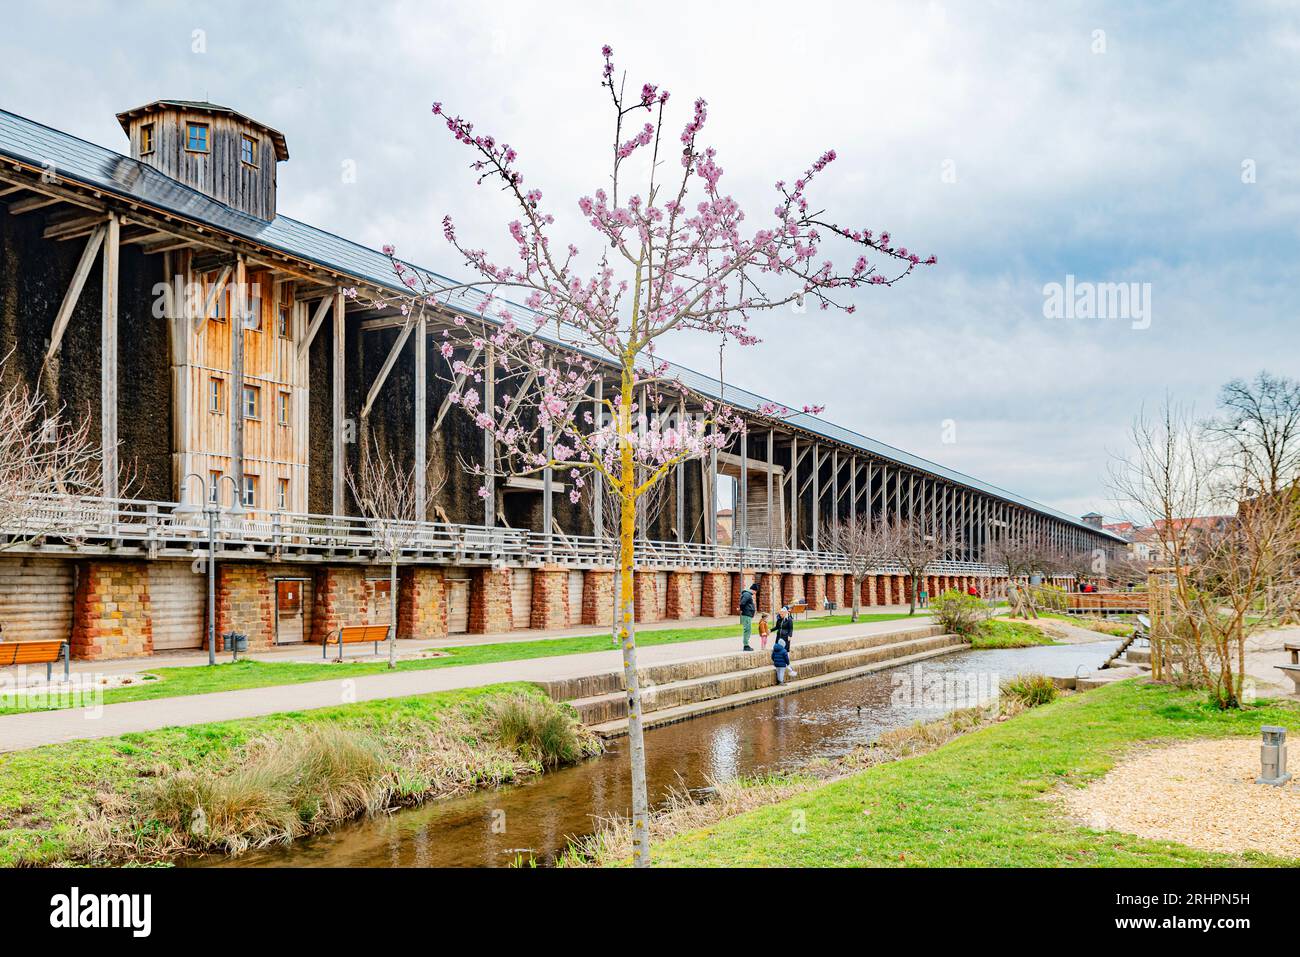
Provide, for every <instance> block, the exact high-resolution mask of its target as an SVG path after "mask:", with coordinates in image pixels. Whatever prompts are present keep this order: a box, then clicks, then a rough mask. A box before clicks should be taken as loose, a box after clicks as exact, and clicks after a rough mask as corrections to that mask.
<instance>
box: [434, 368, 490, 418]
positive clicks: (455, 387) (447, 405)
mask: <svg viewBox="0 0 1300 957" xmlns="http://www.w3.org/2000/svg"><path fill="white" fill-rule="evenodd" d="M482 353H483V349H482V348H481V347H480V348H478V349H475V350H474V351H473V352H471V353H470V354H469V359H467V360H466V362H465V369H466V370H467V371H468V370H470V369H473V368H474V363H475V362H477V361H478V357H479V356H480V355H482ZM465 375H466V373H465V372H462V373H461V374H460V375H458V376H456V378H455V380H454V381H453V382H452V386H451V392H460V390H461V389H463V388H464V387H465ZM451 392H449V393H447V398H445V399H443V400H442V405H440V406H438V415H437V417H436V418H435V419H434V420H433V431H435V432H437V431H438V429H439V428H441V426H442V420H443V419H445V418H446V417H447V412H448V411H449V410H450V409H451Z"/></svg>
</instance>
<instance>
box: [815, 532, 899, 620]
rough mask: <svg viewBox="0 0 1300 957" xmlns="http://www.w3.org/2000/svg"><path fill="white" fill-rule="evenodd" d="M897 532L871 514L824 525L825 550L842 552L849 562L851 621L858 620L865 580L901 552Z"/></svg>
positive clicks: (822, 538) (823, 539)
mask: <svg viewBox="0 0 1300 957" xmlns="http://www.w3.org/2000/svg"><path fill="white" fill-rule="evenodd" d="M897 530H898V529H897V526H896V525H895V524H892V523H889V522H873V521H872V520H871V516H869V515H858V516H855V517H854V518H852V519H841V520H840V521H838V522H836V521H829V522H826V523H825V524H824V525H823V526H822V533H821V535H822V537H821V540H822V541H823V542H824V543H825V546H824V547H825V549H826V550H827V551H830V552H839V553H840V554H841V555H843V556H844V558H845V559H846V560H847V562H848V566H849V580H850V581H851V582H852V590H853V605H852V608H853V611H852V614H851V616H850V618H849V620H850V621H857V620H858V614H859V610H860V608H861V602H862V587H861V583H862V580H863V579H864V578H866V577H867V576H868V575H870V574H872V573H873V572H875V571H876V570H877V569H878V568H880V567H881V566H882V565H885V564H887V563H888V562H889V561H890V560H891V559H892V558H893V556H894V553H895V552H896V551H897V550H898V549H897V547H896V544H895V542H894V535H895V534H896V533H897Z"/></svg>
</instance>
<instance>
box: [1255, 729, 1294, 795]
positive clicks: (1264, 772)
mask: <svg viewBox="0 0 1300 957" xmlns="http://www.w3.org/2000/svg"><path fill="white" fill-rule="evenodd" d="M1259 731H1260V734H1261V735H1262V737H1263V741H1262V742H1261V743H1260V746H1259V765H1260V772H1259V777H1257V778H1256V779H1255V783H1256V784H1272V785H1273V786H1274V787H1277V786H1279V785H1283V784H1286V782H1287V781H1290V780H1291V775H1290V774H1289V773H1288V772H1287V769H1286V728H1279V727H1277V726H1275V725H1271V724H1266V725H1264V726H1263V727H1262V728H1260V729H1259Z"/></svg>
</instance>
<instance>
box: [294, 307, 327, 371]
mask: <svg viewBox="0 0 1300 957" xmlns="http://www.w3.org/2000/svg"><path fill="white" fill-rule="evenodd" d="M333 305H334V295H333V294H332V293H331V294H330V295H328V296H322V297H321V301H320V302H318V303H317V304H316V311H315V312H314V313H312V317H311V322H310V323H308V325H307V334H306V335H305V336H303V337H302V341H301V342H299V343H298V358H299V359H301V358H302V357H303V356H305V355H306V354H307V351H308V350H309V349H310V348H311V344H312V342H313V341H314V340H315V338H316V333H318V332H320V327H321V326H322V325H324V323H325V316H326V315H328V314H329V311H330V309H331V308H332V307H333Z"/></svg>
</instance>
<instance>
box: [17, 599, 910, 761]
mask: <svg viewBox="0 0 1300 957" xmlns="http://www.w3.org/2000/svg"><path fill="white" fill-rule="evenodd" d="M873 611H874V609H873ZM712 623H713V624H715V625H716V624H718V622H717V620H716V619H713V620H712ZM928 624H929V619H928V618H918V619H914V620H912V621H906V620H895V621H876V622H864V623H861V624H856V625H834V626H830V627H826V628H817V629H815V630H811V631H808V632H806V633H805V634H806V635H807V638H806V639H805V640H808V641H811V640H813V639H814V638H816V639H817V640H820V639H823V638H840V637H846V636H848V635H861V634H875V633H878V632H884V631H894V630H898V629H902V628H909V627H923V626H926V625H928ZM579 633H583V632H579ZM585 633H586V634H590V633H591V632H590V629H588V630H587V631H586V632H585ZM799 635H800V632H799V630H798V628H797V627H796V629H795V642H796V643H798V641H799V640H800V639H799ZM535 637H536V636H535ZM402 644H403V646H404V647H409V645H408V644H407V643H406V642H403V643H402ZM738 644H739V629H738V630H737V635H736V637H732V638H714V639H709V640H705V641H684V642H679V643H677V644H671V645H651V646H649V647H646V648H638V649H637V660H638V662H639V663H640V664H642V665H647V664H661V663H663V662H667V661H684V660H688V659H691V658H703V657H709V656H711V655H719V654H726V653H728V652H732V651H736V650H738ZM755 647H757V646H755ZM754 654H755V656H756V658H758V657H759V656H761V655H762V652H761V651H757V650H756V651H755V652H754ZM316 660H319V659H316ZM622 666H623V659H622V655H621V654H620V653H619V651H618V649H616V648H610V649H609V650H608V651H596V652H587V653H583V654H576V655H558V656H555V657H551V658H530V659H525V660H520V661H500V662H494V663H492V664H482V665H458V666H452V667H448V668H433V669H427V670H423V671H396V672H391V673H388V674H372V675H361V676H358V677H355V678H340V679H330V680H327V681H311V682H305V683H302V684H295V685H273V686H270V687H266V688H245V689H240V690H238V691H216V692H211V693H209V694H201V695H187V696H183V697H176V698H158V699H155V700H153V701H129V702H123V703H121V704H110V705H103V706H102V707H100V708H98V709H82V708H68V709H64V710H62V711H34V712H29V713H27V714H15V715H6V716H4V717H0V752H4V751H21V750H23V749H25V748H35V747H39V746H41V745H44V744H57V743H59V742H63V741H74V740H77V739H82V738H109V737H114V736H116V735H119V734H127V733H129V732H133V731H152V730H156V729H158V728H166V727H173V726H180V725H192V724H204V723H206V722H209V721H230V720H233V719H236V718H252V717H257V716H259V715H267V714H275V713H277V712H282V711H307V710H311V709H313V708H327V707H331V706H333V705H339V704H352V703H356V702H361V701H375V700H378V699H382V698H400V697H405V696H408V695H419V694H429V693H430V692H434V691H450V690H452V689H455V688H472V687H477V686H480V685H489V684H496V683H498V682H504V681H549V680H554V679H558V678H574V677H578V676H581V675H588V674H599V673H601V672H605V671H613V670H618V669H620V668H622ZM338 667H339V668H346V667H347V666H346V664H344V665H339V666H338Z"/></svg>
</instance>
